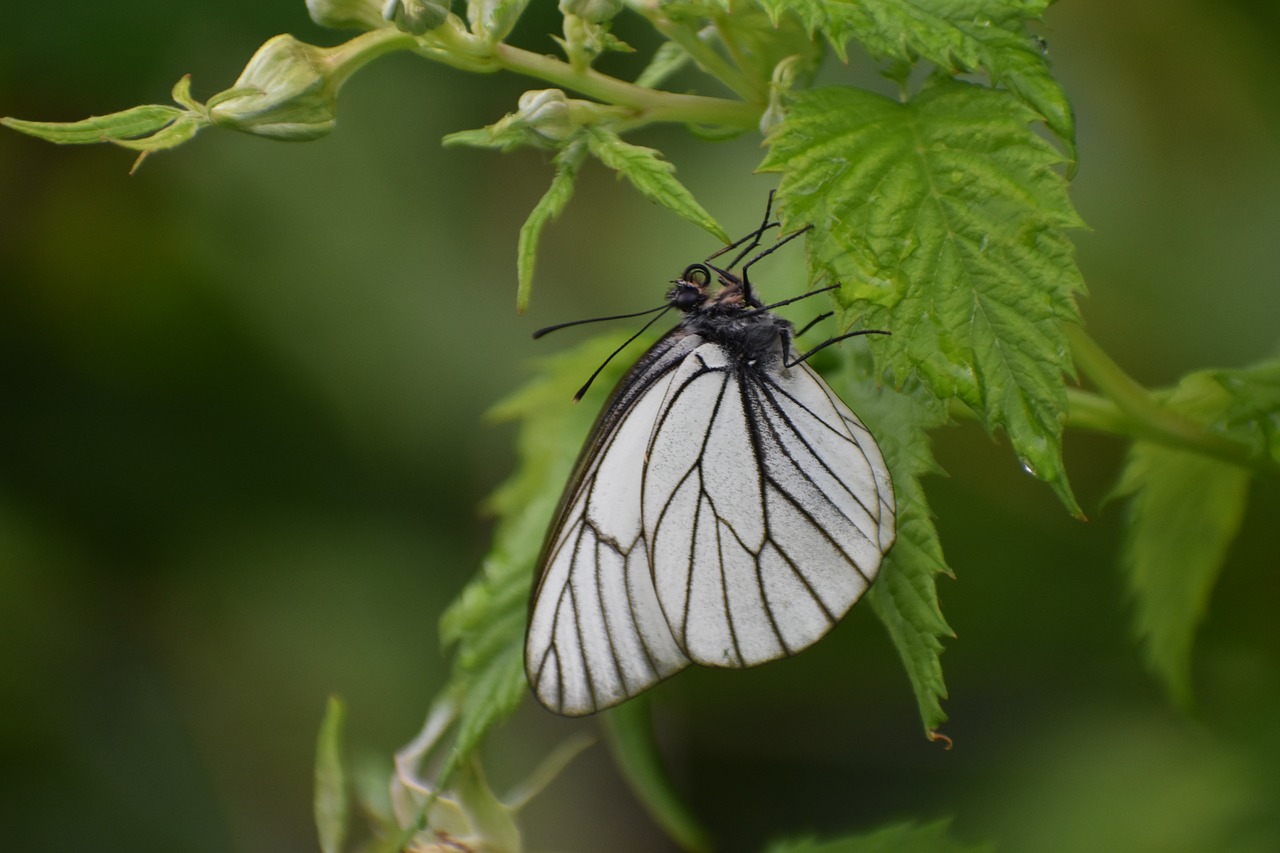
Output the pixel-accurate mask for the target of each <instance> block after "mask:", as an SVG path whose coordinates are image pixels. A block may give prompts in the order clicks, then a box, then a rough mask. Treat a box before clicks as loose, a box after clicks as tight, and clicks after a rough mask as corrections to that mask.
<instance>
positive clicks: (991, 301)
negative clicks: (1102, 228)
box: [761, 81, 1083, 515]
mask: <svg viewBox="0 0 1280 853" xmlns="http://www.w3.org/2000/svg"><path fill="white" fill-rule="evenodd" d="M1033 118H1034V115H1033V114H1032V113H1031V111H1030V110H1029V109H1027V108H1026V107H1025V106H1023V105H1022V104H1021V103H1019V102H1018V101H1017V100H1015V99H1014V98H1012V97H1010V96H1009V95H1007V94H1005V93H1002V92H998V91H994V90H991V89H985V88H982V87H979V86H972V85H968V84H964V83H956V82H951V81H945V82H940V83H938V84H937V85H935V86H933V87H931V88H929V89H926V90H925V91H923V92H921V93H920V94H919V95H918V96H917V97H916V98H914V99H912V100H911V101H910V102H907V103H899V102H897V101H893V100H890V99H888V98H885V97H882V96H880V95H876V94H872V93H870V92H865V91H860V90H856V89H849V88H824V89H818V90H814V91H811V92H807V93H804V94H802V95H799V96H798V97H797V98H796V100H795V102H794V104H793V106H792V110H791V113H790V115H789V116H788V117H787V119H786V120H785V121H784V122H783V123H782V124H780V125H778V126H777V128H775V130H774V131H773V132H772V133H770V135H769V137H768V139H767V142H768V144H769V146H770V151H769V154H768V155H767V156H766V158H765V160H764V163H763V164H762V166H761V169H762V170H764V171H776V172H781V173H782V180H781V183H780V186H779V189H778V202H779V205H780V206H781V207H783V208H784V209H785V216H786V219H787V220H788V227H795V226H797V225H802V224H812V225H813V226H814V231H813V233H812V235H811V237H810V239H809V251H810V255H811V259H812V263H813V264H814V265H815V266H816V267H817V268H818V270H819V271H820V272H823V273H825V274H828V275H829V276H830V277H831V278H832V279H833V280H835V281H838V282H840V283H841V285H842V288H841V292H840V299H841V302H842V303H843V304H844V305H845V306H846V312H845V313H846V316H849V317H850V318H859V319H860V320H861V322H862V323H863V325H866V326H869V327H873V328H881V329H888V330H891V331H893V332H894V335H893V337H892V338H890V339H888V340H887V341H886V342H885V344H884V345H883V346H879V347H877V353H880V354H883V355H885V356H887V358H888V361H889V363H890V365H891V366H892V367H893V369H894V372H895V374H896V375H897V376H898V377H905V376H907V375H909V374H910V373H911V372H912V371H918V372H919V374H920V376H921V377H922V378H923V379H924V380H925V382H926V384H927V385H928V386H929V387H930V389H931V390H932V391H933V392H934V393H935V394H936V395H937V396H939V397H941V398H944V399H946V398H949V397H953V396H954V397H959V398H960V399H961V400H963V401H964V402H965V403H966V404H967V405H968V406H969V407H970V408H972V409H973V410H974V411H975V412H976V413H978V415H979V416H980V417H981V418H982V420H983V422H984V423H985V424H986V425H987V428H988V429H990V430H995V429H996V428H1003V429H1004V431H1005V432H1006V433H1007V434H1008V436H1009V439H1010V441H1011V442H1012V443H1013V447H1014V450H1015V452H1016V453H1017V455H1018V457H1019V458H1020V459H1021V460H1022V462H1023V465H1024V467H1025V468H1027V469H1028V470H1029V471H1031V472H1033V473H1034V474H1035V475H1036V476H1038V477H1040V478H1041V479H1043V480H1045V481H1046V482H1048V483H1049V484H1050V485H1051V486H1052V487H1053V488H1054V490H1055V492H1056V493H1057V494H1058V496H1059V498H1060V499H1061V500H1062V501H1063V503H1064V504H1065V505H1066V506H1067V508H1068V509H1069V510H1071V511H1072V512H1074V513H1076V514H1077V515H1078V514H1079V507H1078V506H1077V505H1076V503H1075V499H1074V498H1073V497H1072V495H1071V490H1070V487H1069V486H1068V485H1067V480H1066V471H1065V469H1064V468H1063V465H1062V454H1061V432H1062V421H1063V418H1064V417H1065V413H1066V388H1065V384H1064V381H1063V374H1064V373H1070V372H1071V370H1072V366H1071V360H1070V356H1069V355H1068V349H1067V340H1066V335H1065V326H1066V324H1067V323H1072V322H1076V321H1077V319H1078V314H1077V309H1076V306H1075V302H1074V299H1073V295H1074V293H1075V292H1077V291H1080V290H1082V289H1083V284H1082V282H1081V279H1080V274H1079V271H1078V270H1077V268H1076V265H1075V260H1074V257H1073V250H1072V246H1071V243H1070V242H1069V241H1068V239H1067V237H1066V235H1065V233H1064V230H1063V229H1065V228H1068V227H1078V226H1080V225H1081V222H1080V220H1079V218H1078V217H1077V215H1076V213H1075V210H1074V209H1073V208H1072V206H1071V202H1070V201H1069V199H1068V198H1067V193H1066V182H1065V180H1064V179H1063V177H1062V176H1061V175H1060V174H1059V172H1058V171H1057V170H1056V169H1055V167H1056V166H1058V165H1060V164H1061V163H1062V162H1063V160H1062V155H1061V154H1060V153H1059V152H1058V151H1057V150H1056V149H1055V148H1054V147H1053V146H1052V145H1050V144H1049V143H1048V142H1046V141H1045V140H1044V139H1042V138H1041V137H1039V136H1037V135H1036V134H1035V133H1034V132H1032V130H1031V129H1030V128H1029V127H1028V124H1029V122H1030V121H1031V120H1032V119H1033Z"/></svg>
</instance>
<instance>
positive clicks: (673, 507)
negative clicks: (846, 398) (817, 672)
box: [641, 343, 895, 667]
mask: <svg viewBox="0 0 1280 853" xmlns="http://www.w3.org/2000/svg"><path fill="white" fill-rule="evenodd" d="M664 384H665V385H666V388H667V390H666V394H667V396H666V399H665V400H664V401H663V403H662V406H661V409H660V411H659V412H658V414H657V421H656V424H655V426H654V429H653V431H652V436H651V438H650V440H649V447H648V451H649V461H648V464H647V466H646V468H645V470H644V476H643V484H642V489H641V517H642V523H643V528H644V538H645V542H646V544H647V547H648V549H649V552H650V554H651V555H652V557H651V559H652V564H653V582H654V585H655V587H656V590H657V597H658V601H659V603H660V606H661V608H662V611H663V613H664V614H665V616H666V620H667V624H668V625H669V627H670V629H671V633H672V634H673V636H674V638H675V641H676V643H677V644H678V645H679V646H680V648H681V650H682V651H683V652H684V653H685V654H686V655H687V656H688V657H689V658H690V659H692V660H693V661H694V662H696V663H700V664H703V665H706V666H719V667H747V666H754V665H755V664H759V663H764V662H765V661H769V660H774V659H776V658H780V657H784V656H786V655H790V654H794V653H796V652H798V651H800V650H801V649H804V648H806V647H808V646H809V645H812V644H813V643H814V642H816V641H817V640H818V639H820V638H821V637H822V636H823V635H825V634H826V633H827V632H828V631H829V630H830V629H831V628H832V627H833V626H834V625H835V624H836V622H838V621H839V620H840V618H841V617H842V616H844V614H845V613H846V612H848V610H849V608H850V607H852V606H853V604H854V602H856V601H857V600H858V598H859V597H860V596H861V595H862V594H863V592H865V591H866V589H867V587H868V586H870V584H871V582H872V581H873V580H874V579H875V576H876V573H877V571H878V570H879V568H880V562H881V558H882V557H883V555H884V553H885V552H886V551H887V550H888V549H889V547H890V546H891V545H892V544H893V539H894V514H895V508H894V499H893V488H892V485H891V484H890V480H889V473H888V469H887V468H886V467H885V464H884V459H883V457H882V456H881V454H880V449H879V448H878V447H877V446H876V443H875V440H874V439H873V438H872V437H871V434H870V433H869V432H867V429H866V427H864V426H863V425H862V423H861V421H859V420H858V418H857V417H856V416H855V415H854V414H853V412H851V411H850V410H849V408H848V407H847V406H846V405H845V404H844V403H843V402H841V401H840V399H839V398H838V397H837V396H836V395H835V393H834V392H833V391H832V390H831V389H830V388H829V387H827V384H826V383H825V382H824V381H823V380H822V378H821V377H819V376H818V375H817V374H816V373H814V372H813V371H812V370H811V369H810V368H809V367H808V366H807V365H803V364H801V365H798V366H796V367H792V368H790V369H786V370H783V369H781V368H779V369H775V370H760V369H756V368H754V367H752V366H748V365H743V364H742V363H741V362H740V361H739V360H737V359H734V358H731V357H730V355H729V354H728V353H727V352H726V350H725V349H724V348H723V347H721V346H720V345H718V344H715V343H703V344H702V345H701V346H699V347H698V348H697V350H696V351H694V352H692V353H691V354H690V355H689V356H688V357H687V358H685V359H684V361H683V362H682V363H681V365H680V366H679V368H678V369H676V370H675V371H673V375H672V377H671V379H670V381H669V382H667V383H664Z"/></svg>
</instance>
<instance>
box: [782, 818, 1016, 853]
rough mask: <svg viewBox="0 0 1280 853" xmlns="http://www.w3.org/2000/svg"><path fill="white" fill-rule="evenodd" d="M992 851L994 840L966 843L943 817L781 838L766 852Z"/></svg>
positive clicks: (917, 852)
mask: <svg viewBox="0 0 1280 853" xmlns="http://www.w3.org/2000/svg"><path fill="white" fill-rule="evenodd" d="M900 850H910V851H913V853H993V851H994V850H995V845H993V844H963V843H961V842H959V841H956V840H955V839H954V838H952V837H951V833H950V821H945V820H940V821H935V822H934V823H927V824H925V825H923V826H918V825H916V824H913V823H899V824H894V825H892V826H886V827H884V828H882V829H877V830H874V831H872V832H868V833H865V834H861V835H850V836H847V837H845V838H839V839H835V840H833V841H816V840H814V839H803V840H795V841H778V842H775V843H773V844H771V845H769V847H768V848H767V850H766V853H897V851H900Z"/></svg>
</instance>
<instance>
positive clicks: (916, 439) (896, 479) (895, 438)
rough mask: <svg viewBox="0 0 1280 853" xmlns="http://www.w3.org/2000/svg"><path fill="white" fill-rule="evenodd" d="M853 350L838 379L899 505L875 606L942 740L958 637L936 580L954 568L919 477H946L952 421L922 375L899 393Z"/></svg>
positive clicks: (925, 717)
mask: <svg viewBox="0 0 1280 853" xmlns="http://www.w3.org/2000/svg"><path fill="white" fill-rule="evenodd" d="M880 343H881V342H880V341H875V342H873V343H872V344H871V346H872V347H875V346H878V345H879V344H880ZM849 350H851V351H854V352H855V353H857V354H858V356H857V357H856V358H855V359H854V360H853V361H852V362H851V367H849V368H846V369H845V370H844V371H842V372H841V373H840V374H839V375H838V376H834V377H831V379H832V382H833V385H834V386H835V387H836V388H838V389H839V391H840V395H841V397H843V398H844V399H845V400H846V401H847V402H848V403H849V404H850V406H852V407H853V409H854V411H855V412H857V413H858V417H860V418H862V420H863V422H864V423H865V424H866V425H867V428H868V429H870V430H871V433H872V435H874V436H875V437H876V442H877V443H878V444H879V445H880V449H881V450H882V451H883V452H884V457H885V461H886V462H887V463H888V465H889V472H890V474H891V475H892V476H893V491H894V496H895V498H896V499H897V504H898V538H897V541H896V542H895V543H894V546H893V549H892V550H891V551H889V554H888V557H887V559H886V562H885V565H884V567H883V568H881V570H880V576H879V577H878V578H877V579H876V582H875V584H874V585H872V587H871V591H870V593H869V594H868V600H869V601H870V602H871V607H872V609H873V610H874V611H875V613H876V616H877V617H878V618H879V619H880V621H881V623H882V624H883V625H884V626H885V630H887V631H888V632H889V637H890V639H891V640H892V641H893V644H894V647H895V648H896V649H897V650H898V656H899V657H900V658H901V659H902V664H903V667H904V668H905V669H906V671H907V677H908V678H909V679H910V681H911V688H912V690H913V691H914V693H915V697H916V704H917V706H918V707H919V710H920V720H921V722H922V723H923V725H924V730H925V734H926V736H927V737H929V738H930V739H945V737H944V736H942V735H939V734H937V728H938V727H939V726H940V725H942V723H943V722H945V721H946V719H947V715H946V714H945V713H944V712H943V710H942V700H943V699H945V698H946V696H947V688H946V684H945V682H944V681H943V677H942V661H941V659H940V658H941V655H942V651H943V649H942V639H943V638H944V637H952V636H954V635H953V633H952V631H951V628H950V626H949V625H947V621H946V619H945V618H944V617H943V615H942V610H941V608H940V607H939V605H938V591H937V583H936V582H937V576H938V575H940V574H945V575H947V576H950V575H951V570H950V569H949V568H948V567H947V563H946V559H945V558H944V557H943V554H942V544H941V542H940V541H939V540H938V531H937V528H935V527H934V524H933V513H932V512H931V511H930V509H929V504H928V501H927V499H926V497H925V493H924V489H923V487H922V486H921V484H920V478H921V477H923V476H925V475H926V474H935V473H941V469H940V468H939V467H938V465H937V463H936V462H935V461H934V458H933V451H932V449H931V447H930V442H929V437H928V431H929V430H931V429H934V428H936V427H938V426H940V425H942V424H943V423H945V422H946V420H947V414H946V408H945V407H944V406H943V405H942V403H941V401H939V400H938V399H937V398H936V397H934V396H933V395H932V394H930V393H929V392H928V390H927V389H925V388H924V387H922V386H921V384H920V382H919V380H918V379H917V378H915V377H910V378H909V379H908V380H907V382H906V383H905V384H904V385H903V387H902V388H901V389H899V390H894V389H893V388H892V387H889V386H886V385H882V384H880V383H879V382H877V380H876V374H875V371H874V368H873V367H872V362H871V358H870V355H869V353H868V352H867V349H866V348H861V349H857V348H855V347H849Z"/></svg>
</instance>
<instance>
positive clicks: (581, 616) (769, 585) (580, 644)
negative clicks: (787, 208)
mask: <svg viewBox="0 0 1280 853" xmlns="http://www.w3.org/2000/svg"><path fill="white" fill-rule="evenodd" d="M770 201H771V202H772V199H770ZM776 226H777V223H776V222H774V223H770V222H769V211H768V210H766V213H765V221H764V223H763V224H762V225H761V227H760V228H758V229H756V230H755V231H754V232H752V233H751V234H748V235H747V236H746V237H744V238H742V239H741V240H739V241H737V242H736V243H734V244H732V245H730V246H728V247H726V248H724V249H722V250H720V252H717V253H716V254H714V255H712V256H711V257H710V258H708V259H707V261H706V262H704V263H696V264H692V265H690V266H689V267H687V268H686V269H685V270H684V273H683V274H682V275H681V276H680V278H679V279H677V280H676V281H674V282H673V286H672V287H671V289H670V291H669V292H668V294H667V299H666V305H665V306H663V307H662V308H661V309H654V310H655V311H661V312H662V313H659V315H658V317H661V316H663V314H665V312H666V311H667V310H671V309H675V310H678V311H680V312H682V313H683V315H684V317H683V319H682V320H681V321H680V323H679V324H678V325H677V326H676V327H675V328H674V329H672V330H671V331H670V332H668V333H667V334H666V335H665V336H663V337H662V338H661V339H660V340H659V341H658V342H657V343H656V344H654V345H653V346H652V347H651V348H650V349H649V350H648V352H646V353H645V354H644V355H643V356H641V357H640V359H639V360H638V361H637V362H636V364H635V366H634V367H632V368H631V370H630V371H629V372H628V373H627V374H626V376H625V377H624V378H623V379H622V381H621V382H620V383H619V384H618V386H617V388H615V389H614V391H613V394H612V396H611V397H610V398H609V402H608V403H607V404H606V405H605V407H604V409H603V410H602V411H601V413H600V415H599V417H598V419H597V420H596V423H595V426H594V427H593V428H592V430H591V433H590V436H589V437H588V439H587V441H586V444H585V445H584V447H583V449H582V452H581V454H580V456H579V458H578V462H577V464H576V466H575V468H574V471H573V474H572V476H571V477H570V480H569V483H568V485H567V487H566V488H565V491H564V494H563V496H562V498H561V500H560V505H559V508H558V510H557V512H556V515H555V518H554V520H553V522H552V524H551V526H550V529H549V531H548V533H547V537H546V541H545V544H544V546H543V550H542V554H541V556H540V558H539V561H538V566H537V574H536V580H535V582H534V589H533V595H532V598H531V601H530V609H529V626H528V632H527V635H526V638H525V671H526V674H527V676H528V679H529V684H530V687H531V688H532V690H533V693H534V695H535V696H536V697H537V698H538V701H539V702H541V703H542V704H543V705H544V706H545V707H546V708H548V709H549V710H551V711H554V712H556V713H559V714H564V715H567V716H581V715H585V714H591V713H594V712H596V711H600V710H603V709H605V708H609V707H612V706H614V705H617V704H619V703H621V702H624V701H626V700H627V699H629V698H631V697H633V696H635V695H637V694H638V693H640V692H642V691H644V690H647V689H648V688H650V687H652V686H653V685H654V684H656V683H657V682H659V681H661V680H663V679H665V678H667V677H668V676H670V675H672V674H674V673H676V672H678V671H679V670H681V669H683V668H685V667H686V666H688V665H689V664H691V663H696V664H700V665H702V666H710V667H728V668H745V667H750V666H755V665H757V664H762V663H765V662H767V661H771V660H776V659H778V658H782V657H786V656H789V655H793V654H795V653H797V652H799V651H801V650H802V649H805V648H807V647H808V646H810V645H812V644H813V643H815V642H817V641H818V640H819V639H821V638H822V637H823V636H824V635H826V633H827V632H828V631H830V630H831V629H832V628H833V627H834V626H835V625H836V623H837V622H838V621H839V620H840V619H841V618H842V617H843V616H844V615H845V614H846V613H847V612H848V611H849V609H850V608H851V607H852V606H853V604H854V603H855V602H856V601H857V600H858V598H859V597H861V595H862V594H863V593H864V592H866V590H867V589H868V587H870V585H871V583H872V581H874V580H875V577H876V574H877V572H878V571H879V568H880V563H881V560H882V558H883V556H884V554H885V553H886V552H887V551H888V550H889V548H890V547H891V546H892V545H893V541H894V529H895V526H894V522H895V512H896V510H895V504H894V496H893V486H892V483H891V481H890V477H889V471H888V468H887V467H886V466H885V462H884V458H883V456H882V455H881V452H880V448H879V447H878V446H877V445H876V442H875V439H874V438H873V437H872V436H871V433H870V432H868V431H867V428H866V427H865V426H863V424H862V422H861V421H860V420H859V419H858V417H857V415H855V414H854V413H853V412H852V411H850V409H849V407H848V406H846V405H845V404H844V403H843V402H842V401H841V400H840V398H839V397H837V396H836V394H835V392H834V391H832V390H831V388H830V387H829V386H828V385H827V383H826V382H824V381H823V379H822V377H820V376H819V375H818V374H817V373H816V372H814V370H813V369H812V368H810V367H809V365H808V364H807V363H806V359H807V358H808V357H809V356H810V355H812V354H813V352H816V351H817V350H818V349H821V348H822V347H824V346H827V345H829V344H832V343H835V342H836V341H839V340H843V339H845V338H848V337H852V336H854V335H859V334H877V333H878V334H887V333H884V332H878V331H873V330H863V331H858V332H852V333H848V334H845V335H839V336H837V337H835V338H832V339H830V340H828V341H827V342H826V343H824V344H822V345H821V346H819V347H816V348H815V349H814V350H811V351H809V352H807V353H805V354H803V355H797V354H796V351H795V347H794V338H795V336H796V332H795V330H794V328H793V326H792V325H791V323H790V322H788V321H787V320H785V319H783V318H781V317H779V316H778V315H776V314H774V313H772V309H774V308H777V307H780V306H782V305H786V304H789V303H791V302H794V301H797V300H795V299H789V300H785V301H783V302H778V303H775V304H773V305H765V304H764V303H762V302H761V301H760V300H759V299H758V297H757V296H756V295H755V293H754V291H753V289H752V287H751V284H750V280H749V278H748V274H747V272H748V268H749V267H750V266H751V265H752V264H754V263H755V262H756V261H758V260H760V258H762V257H764V256H765V255H767V254H769V253H770V252H772V251H774V250H775V249H777V248H779V247H781V245H783V244H784V243H785V242H786V241H788V240H791V239H794V238H795V237H798V236H799V235H800V234H801V233H803V231H804V230H807V229H803V230H802V231H798V232H794V233H792V234H790V235H788V236H787V237H784V238H783V239H781V240H779V241H778V242H777V243H775V244H774V245H773V246H772V247H770V248H768V249H765V250H763V251H761V252H759V253H758V254H757V255H756V256H755V257H753V258H751V259H750V260H749V261H747V262H746V263H745V264H743V266H742V268H741V271H740V273H739V274H737V275H735V274H733V273H732V272H731V270H732V269H733V268H734V267H736V266H737V264H738V263H739V262H741V261H742V259H743V258H744V257H746V255H748V254H750V253H751V252H752V251H754V250H755V248H756V247H757V246H759V244H760V241H761V239H762V236H761V235H762V234H763V233H764V232H765V231H767V230H768V229H770V228H773V227H776ZM744 243H749V245H747V247H746V248H745V249H743V250H741V251H740V252H739V253H738V255H737V256H736V257H735V258H734V259H733V261H732V262H731V263H729V264H727V265H726V267H725V268H721V267H718V266H715V265H713V264H711V261H712V260H713V259H715V258H716V257H718V256H719V255H720V254H723V253H724V252H727V251H730V250H732V249H735V248H738V247H739V246H741V245H742V244H744ZM831 289H834V288H826V290H831ZM818 292H821V291H813V292H812V293H810V294H807V295H813V293H818ZM799 298H805V297H799ZM640 313H641V314H644V313H651V312H640ZM619 316H638V315H619ZM825 316H829V315H827V314H824V315H823V317H825ZM658 317H655V318H654V320H651V321H650V322H649V324H647V325H646V326H645V328H648V325H652V323H653V322H654V321H656V320H657V319H658ZM601 319H618V318H614V317H611V318H601ZM818 319H822V318H821V317H820V318H818ZM577 322H589V321H577ZM815 322H816V321H815ZM567 325H574V324H573V323H565V324H561V325H560V326H554V327H549V328H548V329H544V330H541V332H542V333H545V332H547V331H551V330H552V329H556V328H562V327H563V326H567ZM810 325H812V324H810ZM807 328H808V327H806V329H807ZM643 331H644V329H641V332H643ZM639 334H640V332H637V333H636V335H635V336H633V337H632V340H634V339H635V337H637V336H639ZM628 343H629V341H628ZM623 346H624V347H625V346H626V344H624V345H623ZM621 349H622V348H621V347H620V348H619V349H618V350H617V351H615V353H614V354H615V355H616V354H617V352H620V351H621ZM610 358H612V356H610ZM606 363H607V362H606ZM601 367H602V368H603V365H602V366H601ZM599 372H600V371H599V370H597V371H596V373H595V374H593V375H592V377H591V379H592V380H594V378H595V376H596V375H598V374H599ZM590 384H591V381H590V380H588V382H587V385H586V386H583V389H582V390H581V391H579V393H578V398H581V396H582V394H584V393H585V392H586V390H587V387H589V386H590Z"/></svg>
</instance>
